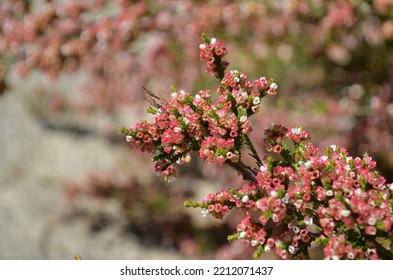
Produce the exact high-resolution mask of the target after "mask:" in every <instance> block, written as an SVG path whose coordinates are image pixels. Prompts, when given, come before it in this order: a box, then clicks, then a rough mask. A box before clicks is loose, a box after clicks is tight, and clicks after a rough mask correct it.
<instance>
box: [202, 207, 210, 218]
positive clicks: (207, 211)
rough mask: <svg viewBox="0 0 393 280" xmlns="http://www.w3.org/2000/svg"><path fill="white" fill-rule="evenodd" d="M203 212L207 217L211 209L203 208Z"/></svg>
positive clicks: (203, 215)
mask: <svg viewBox="0 0 393 280" xmlns="http://www.w3.org/2000/svg"><path fill="white" fill-rule="evenodd" d="M201 213H202V217H204V218H205V217H206V216H207V215H209V210H207V209H203V210H202V211H201Z"/></svg>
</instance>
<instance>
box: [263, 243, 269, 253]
mask: <svg viewBox="0 0 393 280" xmlns="http://www.w3.org/2000/svg"><path fill="white" fill-rule="evenodd" d="M263 250H264V251H265V252H266V253H269V252H270V247H269V246H267V245H265V247H264V248H263Z"/></svg>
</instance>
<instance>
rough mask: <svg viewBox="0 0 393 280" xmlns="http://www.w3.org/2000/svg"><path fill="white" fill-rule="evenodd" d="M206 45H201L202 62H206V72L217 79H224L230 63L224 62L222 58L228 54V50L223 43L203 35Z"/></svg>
mask: <svg viewBox="0 0 393 280" xmlns="http://www.w3.org/2000/svg"><path fill="white" fill-rule="evenodd" d="M203 38H204V40H205V42H206V43H205V44H200V45H199V49H200V54H199V57H200V60H201V61H205V62H206V71H207V72H208V73H209V74H210V75H212V76H215V77H217V78H222V76H223V73H224V72H225V69H226V68H227V67H228V65H229V63H228V62H227V61H222V58H223V57H224V56H225V55H227V54H228V50H227V49H226V48H225V47H224V44H223V43H222V42H221V41H217V39H216V38H211V39H210V40H209V39H208V38H207V36H206V35H203Z"/></svg>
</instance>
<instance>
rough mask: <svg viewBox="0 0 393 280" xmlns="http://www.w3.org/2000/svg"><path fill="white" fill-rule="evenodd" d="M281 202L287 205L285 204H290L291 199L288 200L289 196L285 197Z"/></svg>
mask: <svg viewBox="0 0 393 280" xmlns="http://www.w3.org/2000/svg"><path fill="white" fill-rule="evenodd" d="M281 201H282V202H283V203H285V204H288V202H289V198H288V197H287V196H284V197H283V198H282V199H281Z"/></svg>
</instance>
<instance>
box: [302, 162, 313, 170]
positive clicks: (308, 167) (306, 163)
mask: <svg viewBox="0 0 393 280" xmlns="http://www.w3.org/2000/svg"><path fill="white" fill-rule="evenodd" d="M304 167H306V168H307V169H310V168H311V167H312V161H311V160H308V161H306V162H305V163H304Z"/></svg>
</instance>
